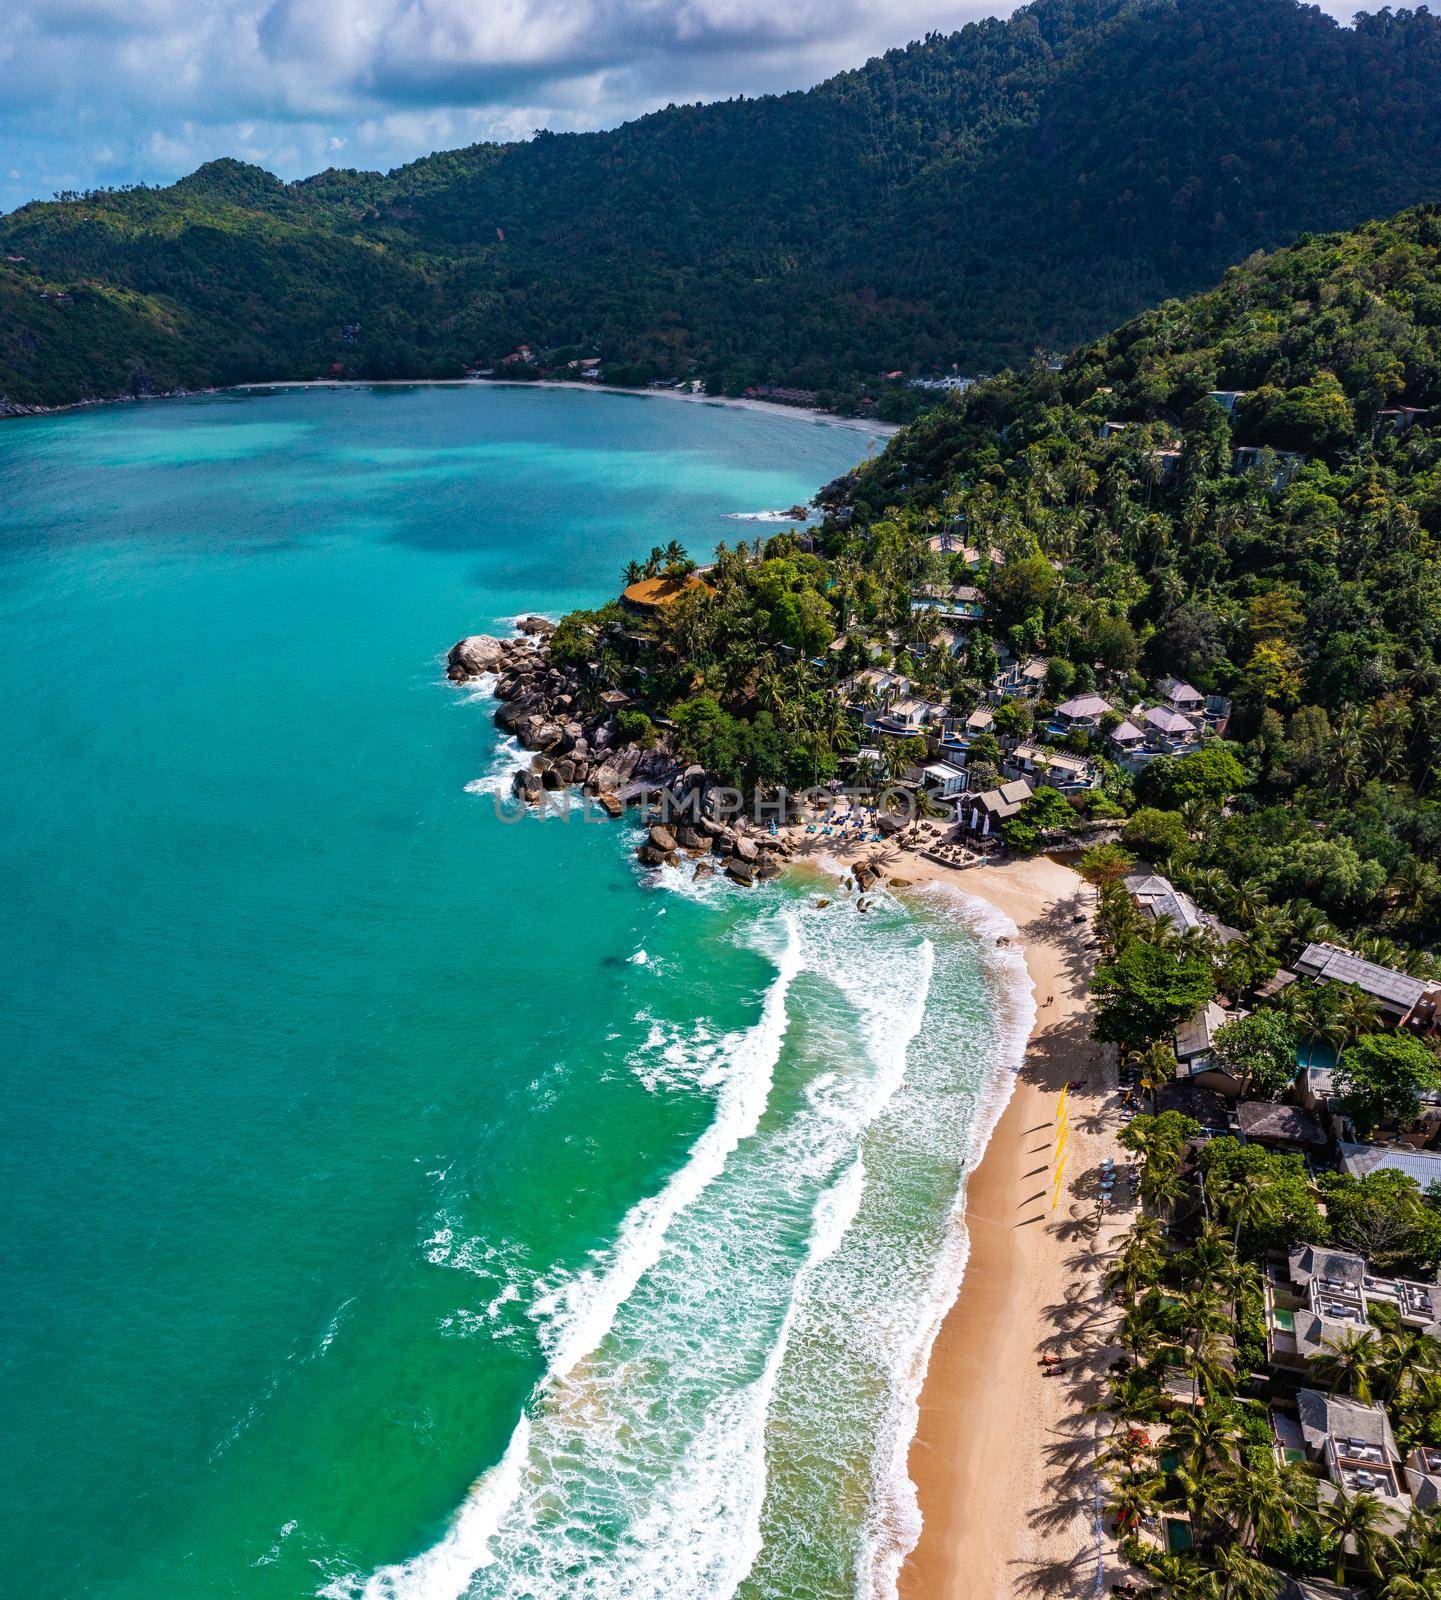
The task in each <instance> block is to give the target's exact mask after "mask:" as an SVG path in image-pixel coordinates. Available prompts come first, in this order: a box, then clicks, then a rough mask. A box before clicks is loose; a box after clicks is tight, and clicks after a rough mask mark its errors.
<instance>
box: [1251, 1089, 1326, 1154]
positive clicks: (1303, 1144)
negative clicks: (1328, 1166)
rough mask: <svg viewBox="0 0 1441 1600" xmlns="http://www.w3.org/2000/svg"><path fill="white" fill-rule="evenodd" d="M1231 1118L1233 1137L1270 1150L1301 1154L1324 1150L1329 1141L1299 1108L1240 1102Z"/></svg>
mask: <svg viewBox="0 0 1441 1600" xmlns="http://www.w3.org/2000/svg"><path fill="white" fill-rule="evenodd" d="M1233 1117H1234V1120H1235V1124H1236V1137H1237V1138H1238V1139H1239V1140H1240V1141H1241V1143H1242V1144H1261V1145H1265V1146H1266V1147H1267V1148H1268V1149H1271V1150H1284V1151H1288V1152H1290V1153H1292V1154H1300V1155H1304V1154H1306V1153H1307V1152H1309V1151H1316V1150H1324V1149H1325V1148H1326V1146H1327V1145H1328V1144H1329V1143H1330V1142H1331V1141H1330V1136H1329V1135H1328V1134H1327V1132H1326V1130H1325V1129H1324V1128H1323V1127H1322V1126H1321V1124H1320V1123H1319V1122H1318V1121H1317V1120H1316V1118H1315V1117H1313V1116H1312V1115H1311V1113H1310V1112H1309V1111H1303V1110H1302V1109H1301V1107H1300V1106H1288V1105H1278V1104H1276V1103H1275V1102H1274V1101H1271V1100H1243V1101H1242V1102H1241V1103H1240V1105H1238V1106H1237V1107H1236V1109H1235V1112H1234V1113H1233Z"/></svg>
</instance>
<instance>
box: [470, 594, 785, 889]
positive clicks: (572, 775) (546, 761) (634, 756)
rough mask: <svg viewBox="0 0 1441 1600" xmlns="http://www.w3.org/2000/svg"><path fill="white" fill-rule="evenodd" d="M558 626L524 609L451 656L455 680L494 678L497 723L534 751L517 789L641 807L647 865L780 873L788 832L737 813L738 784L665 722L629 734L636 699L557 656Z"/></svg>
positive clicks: (616, 808)
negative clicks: (695, 760)
mask: <svg viewBox="0 0 1441 1600" xmlns="http://www.w3.org/2000/svg"><path fill="white" fill-rule="evenodd" d="M554 632H555V624H554V623H552V622H550V621H548V620H547V619H546V618H544V617H536V616H527V617H522V618H521V619H520V620H519V621H518V622H517V624H516V633H515V636H514V637H513V638H510V639H497V638H494V637H493V636H491V635H490V634H484V633H482V634H473V635H471V636H470V637H468V638H465V639H461V640H459V641H458V642H457V643H456V644H454V645H453V646H452V647H451V649H450V652H449V654H448V656H447V657H446V676H447V677H448V678H449V679H450V680H451V682H452V683H478V682H481V681H483V680H484V679H486V678H492V677H493V678H494V680H495V687H494V693H495V697H496V699H497V700H498V701H499V702H500V704H499V705H498V706H497V708H496V711H495V722H496V726H497V727H499V728H500V729H501V730H502V731H503V732H504V733H507V734H510V735H511V736H512V737H513V738H514V739H515V740H516V742H517V743H518V744H519V745H520V746H521V747H522V748H523V749H525V750H529V751H531V752H532V755H531V759H530V765H529V766H528V767H526V768H524V769H522V770H521V771H519V772H517V773H516V775H515V778H514V779H513V781H512V790H513V792H514V794H515V795H516V796H517V798H518V799H520V800H521V801H522V802H524V803H525V804H527V805H534V806H542V805H544V804H546V803H547V797H548V796H549V795H552V794H557V793H559V792H561V791H570V790H579V791H581V793H582V794H583V795H584V796H585V797H586V799H587V803H593V804H595V805H597V806H599V807H600V809H601V810H603V811H604V812H605V813H606V814H607V815H608V816H610V817H615V818H619V817H622V816H624V815H625V813H626V811H627V810H628V809H630V808H637V809H639V810H640V811H641V813H642V818H643V820H644V821H645V823H646V825H647V833H646V837H645V839H644V840H643V841H642V843H641V844H640V846H639V847H638V849H637V850H636V855H637V857H638V859H639V860H640V861H641V862H642V864H643V865H645V866H648V867H662V866H672V867H678V866H680V865H681V863H682V862H683V861H686V860H689V861H691V862H692V863H693V871H694V874H695V876H696V877H708V876H710V875H712V874H713V873H715V872H717V871H720V872H724V873H725V875H726V876H727V877H728V878H730V879H732V880H733V881H734V882H736V883H740V884H752V883H755V882H757V881H759V880H764V879H767V878H774V877H777V876H779V874H780V872H781V870H782V865H783V863H784V862H785V861H786V860H787V859H788V858H789V857H790V856H791V855H792V854H793V853H794V848H795V847H794V845H793V843H792V841H791V839H790V837H789V836H788V835H787V833H785V832H783V831H781V832H777V833H772V832H771V831H770V829H769V827H768V826H761V825H760V824H758V823H756V822H754V821H752V820H750V819H748V818H746V817H744V816H739V815H736V814H735V812H736V796H735V793H734V791H733V790H723V789H722V788H721V787H720V786H718V785H717V784H716V783H715V782H714V781H713V780H712V778H711V776H710V774H708V773H707V772H706V770H705V768H704V767H699V766H695V765H693V764H690V763H687V762H685V761H683V760H682V759H681V758H680V757H679V756H677V755H676V753H675V752H674V751H673V750H672V749H671V747H670V743H669V739H668V736H667V734H666V731H665V730H664V729H657V730H656V732H655V738H654V742H653V743H652V744H651V745H650V747H649V748H644V747H642V745H641V744H639V743H635V742H633V741H627V740H626V739H625V738H623V736H622V734H621V731H620V727H619V724H618V721H617V715H616V714H617V712H618V711H621V710H623V709H624V708H625V707H626V705H628V703H629V702H628V701H627V700H626V698H625V696H624V695H618V694H616V693H614V692H612V691H604V690H602V691H599V692H598V691H597V690H596V689H595V687H594V686H593V685H592V684H589V683H587V682H585V681H584V680H583V678H582V676H581V675H580V674H579V673H577V672H576V671H574V670H573V669H570V668H565V667H562V666H560V665H558V664H557V663H555V662H554V661H552V660H551V653H550V640H551V636H552V634H554Z"/></svg>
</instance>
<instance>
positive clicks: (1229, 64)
mask: <svg viewBox="0 0 1441 1600" xmlns="http://www.w3.org/2000/svg"><path fill="white" fill-rule="evenodd" d="M1438 151H1441V20H1438V19H1436V18H1434V17H1432V16H1431V15H1430V13H1429V12H1427V11H1425V10H1424V9H1423V10H1420V11H1416V12H1406V13H1398V14H1396V15H1394V16H1393V15H1391V14H1390V13H1381V14H1378V15H1376V16H1363V17H1362V18H1360V19H1359V20H1358V23H1357V25H1356V27H1355V28H1353V29H1342V28H1340V27H1338V26H1337V25H1336V24H1335V23H1333V22H1332V21H1331V20H1330V19H1329V18H1327V17H1325V16H1324V15H1323V14H1322V13H1320V12H1319V11H1317V10H1316V9H1315V8H1314V7H1307V6H1302V5H1299V4H1297V3H1295V0H1035V3H1034V4H1032V5H1030V6H1027V7H1024V8H1022V9H1021V10H1020V11H1017V12H1015V13H1013V14H1012V16H1011V17H1009V18H1008V19H1006V20H1004V21H1002V20H997V19H986V20H984V21H980V22H976V23H972V24H969V25H967V26H966V27H965V28H963V29H961V30H959V31H958V32H955V33H952V34H945V35H942V34H931V35H928V36H927V37H926V38H924V39H922V40H919V41H915V42H913V43H911V44H909V45H907V46H904V47H901V48H898V49H896V50H892V51H888V52H886V53H885V54H884V55H882V56H878V57H875V58H874V59H872V60H871V61H869V62H867V63H865V64H864V65H863V66H860V67H857V68H854V69H851V70H850V71H848V72H844V73H840V74H838V75H836V76H835V77H833V78H831V79H828V80H826V81H825V82H824V83H822V84H819V85H817V86H816V87H814V88H812V89H809V90H797V91H791V92H789V93H787V94H783V95H767V96H762V97H758V98H754V99H739V100H730V101H723V102H716V103H713V104H709V105H699V104H694V105H682V106H671V107H667V108H665V109H663V110H660V111H656V112H652V113H650V114H649V115H647V116H645V117H642V118H639V119H637V120H636V121H634V122H631V123H627V124H624V125H622V126H621V127H620V128H617V129H612V130H608V131H606V132H601V133H584V134H554V133H542V134H540V135H538V136H537V137H535V138H534V139H532V140H529V141H526V142H524V143H520V144H483V145H475V146H470V147H468V148H466V149H463V150H458V151H444V152H437V153H434V154H432V155H429V156H425V157H422V158H419V159H418V160H416V161H414V162H410V163H407V164H406V165H404V166H402V167H399V168H396V169H394V170H393V171H391V172H389V173H384V174H380V173H367V172H356V171H351V170H346V169H327V170H326V171H325V172H321V173H317V174H315V175H314V176H312V177H309V178H305V179H300V180H296V181H294V182H291V183H282V182H281V181H280V180H279V179H277V178H275V177H274V176H273V175H271V174H269V173H266V172H265V171H264V170H263V169H261V168H256V167H250V166H247V165H245V164H243V163H240V162H237V161H234V160H232V159H228V158H222V159H220V160H217V161H213V162H208V163H206V164H205V165H204V166H202V167H201V168H199V169H197V170H196V172H194V173H192V174H189V175H188V176H187V177H185V178H182V179H180V180H179V181H178V182H177V183H175V184H173V185H171V186H169V187H167V188H163V189H132V190H127V191H119V192H101V193H98V194H91V195H88V196H71V197H67V198H62V199H60V200H58V201H51V202H33V203H31V204H30V205H27V206H23V207H21V208H20V209H19V210H17V211H15V212H12V213H10V214H9V215H8V216H6V217H3V218H0V245H3V254H4V256H5V258H6V260H5V261H4V263H3V264H0V396H3V397H6V398H8V399H10V400H11V401H12V402H14V401H19V402H27V403H47V404H49V403H63V402H65V401H68V400H74V399H79V398H83V397H86V396H89V395H105V394H116V393H124V392H145V391H147V390H152V389H157V388H168V387H175V386H191V387H193V386H200V385H203V384H208V383H223V382H237V381H254V380H264V379H266V378H279V377H300V376H320V375H326V374H330V375H343V376H350V377H423V376H452V375H457V374H458V373H459V372H460V371H462V370H464V368H466V367H467V366H471V365H478V366H486V365H491V364H494V363H495V362H497V361H499V360H501V359H502V358H503V357H504V356H505V355H506V354H507V353H509V352H510V351H512V350H513V349H515V348H516V347H517V346H519V345H521V344H528V345H530V346H531V347H533V348H534V349H535V350H537V351H541V352H546V353H547V354H548V355H549V356H550V357H552V358H553V359H554V360H556V361H557V362H560V361H564V360H567V359H576V358H579V357H581V356H591V355H598V356H600V357H601V358H602V359H603V361H604V362H605V365H606V368H607V370H608V373H609V375H610V376H612V377H614V378H616V379H617V380H619V381H622V382H625V381H645V380H646V379H647V378H649V377H653V376H665V377H680V376H689V375H695V376H699V377H703V378H704V379H705V380H706V381H707V383H708V384H709V386H711V387H712V388H713V389H716V390H718V391H725V392H738V391H740V390H742V389H743V388H745V387H746V386H747V385H749V384H755V383H786V384H793V385H798V386H801V387H804V388H807V389H810V390H815V391H824V393H823V395H822V398H823V401H833V402H836V403H839V404H840V405H841V406H842V408H844V407H846V406H847V405H852V406H853V405H854V404H855V402H856V401H857V400H859V399H860V398H861V397H862V396H863V395H865V394H867V393H869V394H870V395H871V396H872V397H873V398H877V397H878V398H880V399H881V400H882V401H883V403H899V400H900V396H899V395H897V394H895V393H892V394H889V395H888V394H887V392H886V390H885V388H884V386H883V385H882V384H881V383H880V381H879V375H880V374H882V373H884V372H886V371H889V370H894V369H902V370H904V371H906V372H907V373H908V374H913V373H915V372H917V371H940V370H945V369H947V368H951V367H956V366H959V367H960V368H962V369H964V370H971V371H974V370H977V369H982V368H986V369H994V368H996V367H998V366H1002V365H1006V364H1011V363H1014V362H1016V361H1019V360H1023V359H1025V358H1026V357H1027V356H1029V355H1030V353H1031V352H1032V351H1033V350H1034V349H1036V348H1037V347H1043V348H1046V349H1050V350H1056V349H1065V348H1069V347H1070V346H1072V345H1074V344H1076V343H1078V342H1080V341H1081V340H1083V339H1085V338H1086V337H1089V336H1092V335H1094V334H1096V333H1098V332H1100V331H1101V330H1103V329H1104V328H1106V327H1110V326H1114V325H1115V324H1116V323H1117V322H1119V321H1121V320H1123V319H1124V318H1125V317H1126V316H1128V315H1131V314H1134V313H1135V312H1136V311H1138V310H1140V309H1141V308H1142V307H1143V306H1145V305H1147V304H1150V303H1154V302H1155V301H1157V300H1160V299H1164V298H1166V297H1168V296H1170V295H1174V294H1179V293H1186V292H1190V291H1192V290H1195V289H1198V288H1200V287H1202V286H1203V285H1204V284H1206V283H1207V282H1212V281H1215V279H1216V278H1218V277H1219V276H1220V274H1221V272H1222V271H1223V270H1224V269H1225V267H1226V266H1228V265H1229V264H1231V263H1232V262H1234V261H1235V260H1238V259H1241V258H1243V257H1244V256H1246V255H1248V254H1250V253H1251V252H1252V251H1254V250H1256V249H1262V248H1271V247H1274V246H1277V245H1279V244H1283V243H1285V242H1287V241H1288V240H1289V239H1290V238H1293V237H1295V236H1296V234H1298V233H1300V232H1302V231H1306V230H1307V229H1317V228H1329V227H1341V226H1350V225H1354V224H1355V223H1358V222H1360V221H1362V220H1365V218H1367V217H1369V216H1372V215H1379V214H1388V213H1390V212H1393V211H1395V210H1398V209H1400V208H1401V207H1403V206H1405V205H1408V204H1413V203H1416V202H1418V201H1423V200H1428V199H1434V198H1438V197H1441V154H1438ZM16 257H18V258H20V259H18V260H16V259H13V258H16ZM57 297H59V298H57Z"/></svg>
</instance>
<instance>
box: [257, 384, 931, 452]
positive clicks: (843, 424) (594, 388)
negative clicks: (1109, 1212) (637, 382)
mask: <svg viewBox="0 0 1441 1600" xmlns="http://www.w3.org/2000/svg"><path fill="white" fill-rule="evenodd" d="M258 389H530V390H532V391H534V390H540V391H541V392H544V391H545V390H547V389H574V390H577V391H578V392H579V393H581V394H625V395H629V396H630V397H631V399H632V400H684V401H686V402H688V403H689V404H690V405H694V406H730V407H732V408H733V409H734V410H737V411H760V412H763V413H765V414H766V415H768V416H773V417H806V418H808V419H809V420H811V421H812V422H824V423H825V424H826V425H827V427H831V428H850V429H851V430H852V431H853V432H855V433H869V434H873V435H874V436H875V437H876V438H879V439H889V438H890V437H891V436H892V434H897V433H899V432H900V431H901V429H900V424H899V423H896V422H877V421H875V420H874V419H873V418H868V417H838V416H837V415H836V414H835V412H834V411H817V410H816V409H815V408H814V407H812V406H782V405H777V404H775V403H774V402H773V401H770V400H746V399H744V398H741V397H736V398H732V397H731V396H729V395H718V394H689V393H686V392H685V391H683V390H680V389H623V388H621V387H620V386H619V385H617V384H613V383H581V382H578V381H572V380H571V379H569V378H563V379H549V378H547V379H543V380H542V379H536V380H534V381H527V380H523V379H519V378H273V379H271V380H270V381H269V382H268V383H237V384H234V385H232V387H231V390H230V391H228V392H231V393H247V392H252V391H255V390H258Z"/></svg>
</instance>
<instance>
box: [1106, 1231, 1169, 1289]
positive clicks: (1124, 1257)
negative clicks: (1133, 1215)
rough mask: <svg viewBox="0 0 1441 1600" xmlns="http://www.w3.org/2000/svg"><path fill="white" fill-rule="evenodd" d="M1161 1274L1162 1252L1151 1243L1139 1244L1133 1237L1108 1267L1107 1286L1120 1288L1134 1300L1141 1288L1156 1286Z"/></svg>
mask: <svg viewBox="0 0 1441 1600" xmlns="http://www.w3.org/2000/svg"><path fill="white" fill-rule="evenodd" d="M1160 1276H1161V1256H1160V1252H1159V1251H1157V1250H1155V1249H1153V1248H1152V1247H1151V1246H1149V1245H1139V1246H1138V1245H1137V1244H1136V1241H1135V1240H1134V1238H1133V1239H1131V1240H1128V1241H1127V1244H1126V1247H1125V1248H1124V1249H1123V1250H1122V1251H1121V1254H1120V1255H1119V1256H1118V1257H1117V1259H1116V1261H1115V1263H1114V1264H1113V1265H1112V1266H1110V1267H1108V1268H1107V1269H1106V1287H1107V1288H1108V1289H1119V1290H1121V1292H1122V1293H1123V1294H1124V1295H1125V1296H1126V1298H1127V1300H1134V1299H1135V1297H1136V1295H1137V1293H1138V1292H1139V1291H1140V1290H1142V1289H1151V1288H1154V1287H1155V1285H1156V1284H1157V1282H1158V1281H1159V1280H1160Z"/></svg>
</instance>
